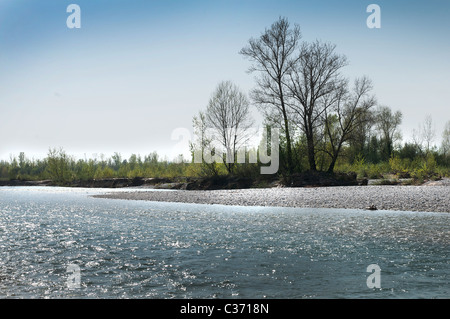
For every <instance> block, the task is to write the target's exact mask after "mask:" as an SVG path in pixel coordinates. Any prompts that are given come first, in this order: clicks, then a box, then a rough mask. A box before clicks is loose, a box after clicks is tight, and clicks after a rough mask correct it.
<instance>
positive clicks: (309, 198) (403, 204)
mask: <svg viewBox="0 0 450 319" xmlns="http://www.w3.org/2000/svg"><path fill="white" fill-rule="evenodd" d="M95 197H98V198H110V199H126V200H145V201H157V202H161V201H162V202H182V203H196V204H219V205H235V206H274V207H314V208H344V209H367V208H368V207H370V206H371V205H374V206H375V207H376V208H377V209H378V210H395V211H416V212H445V213H450V179H445V180H442V181H439V182H432V183H429V184H425V185H422V186H386V185H384V186H342V187H317V188H254V189H239V190H210V191H204V190H202V191H198V190H189V191H186V190H177V191H145V192H139V191H138V190H136V191H133V192H116V193H109V194H103V195H96V196H95Z"/></svg>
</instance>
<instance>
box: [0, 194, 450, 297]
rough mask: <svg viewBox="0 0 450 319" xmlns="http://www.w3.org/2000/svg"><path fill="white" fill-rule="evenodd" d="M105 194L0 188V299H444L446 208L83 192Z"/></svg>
mask: <svg viewBox="0 0 450 319" xmlns="http://www.w3.org/2000/svg"><path fill="white" fill-rule="evenodd" d="M110 191H123V190H110V189H108V190H107V189H77V188H59V187H0V298H50V299H52V298H158V299H159V298H161V299H166V298H208V299H209V298H237V299H239V298H252V299H255V298H256V299H259V298H261V299H263V298H274V299H277V298H285V299H300V298H448V297H449V296H450V285H449V282H450V281H449V279H450V267H449V266H450V265H449V258H448V257H449V247H450V245H449V244H450V215H449V214H447V213H418V212H393V211H358V210H343V209H311V208H270V207H238V206H220V205H197V204H180V203H158V202H144V201H125V200H110V199H99V198H92V197H90V195H93V194H99V193H102V192H110ZM371 265H372V266H371ZM374 265H375V268H373V267H374ZM370 267H372V268H370ZM373 269H378V270H373ZM371 284H372V285H371ZM374 285H375V287H374Z"/></svg>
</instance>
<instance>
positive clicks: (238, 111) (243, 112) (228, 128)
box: [205, 81, 253, 173]
mask: <svg viewBox="0 0 450 319" xmlns="http://www.w3.org/2000/svg"><path fill="white" fill-rule="evenodd" d="M250 115H251V114H250V107H249V101H248V99H247V97H246V96H245V94H244V93H242V92H241V91H240V90H239V88H238V87H237V86H236V85H234V84H233V83H232V82H230V81H225V82H221V83H220V84H219V85H218V86H217V88H216V90H215V92H214V93H213V96H212V97H211V99H210V101H209V103H208V107H207V109H206V112H205V120H206V125H207V126H208V128H211V129H213V135H214V138H215V139H216V140H217V141H218V142H219V143H220V144H221V145H222V147H223V148H224V150H225V152H226V160H225V165H226V168H227V171H228V173H232V171H233V168H234V166H235V156H236V153H237V151H238V149H239V148H240V147H243V146H244V145H245V143H246V142H247V141H248V139H249V130H250V128H251V127H252V125H253V120H252V118H251V116H250Z"/></svg>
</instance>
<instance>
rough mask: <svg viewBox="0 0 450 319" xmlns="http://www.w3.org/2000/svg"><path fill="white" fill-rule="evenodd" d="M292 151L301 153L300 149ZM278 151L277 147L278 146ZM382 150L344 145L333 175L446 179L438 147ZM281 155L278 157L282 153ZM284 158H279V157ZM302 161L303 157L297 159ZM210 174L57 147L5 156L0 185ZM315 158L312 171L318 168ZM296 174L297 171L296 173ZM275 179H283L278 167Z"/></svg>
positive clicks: (219, 171)
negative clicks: (34, 155) (39, 154)
mask: <svg viewBox="0 0 450 319" xmlns="http://www.w3.org/2000/svg"><path fill="white" fill-rule="evenodd" d="M297 147H300V148H301V144H299V145H298V146H297ZM280 148H281V146H280ZM384 152H385V146H384V145H383V143H382V141H380V140H379V139H378V138H377V137H375V136H374V137H372V138H371V139H370V142H369V143H368V144H366V145H365V147H364V148H363V150H362V151H359V152H356V151H355V149H354V148H353V147H352V146H351V145H349V146H346V147H345V148H344V150H343V151H342V156H341V157H339V159H338V161H337V163H336V168H335V171H337V172H343V173H348V172H356V173H357V175H358V178H360V179H362V178H367V179H383V178H386V176H387V175H389V176H391V177H392V176H394V177H395V178H412V179H413V180H415V181H417V182H422V181H424V180H428V179H436V178H439V177H444V176H450V153H449V152H444V151H443V149H442V148H440V149H438V148H432V149H430V150H424V149H423V148H421V147H420V146H418V145H415V144H413V143H405V144H403V146H401V147H397V148H394V150H393V151H392V154H391V155H390V156H389V157H387V156H386V155H385V154H384ZM282 154H283V153H282ZM281 156H285V155H281ZM300 160H302V161H305V162H306V161H307V158H306V156H304V158H300ZM207 165H209V166H211V165H214V169H213V170H205V167H204V166H205V164H204V163H202V164H197V163H193V161H192V162H188V163H187V162H183V161H169V160H166V159H164V160H163V159H160V158H159V156H158V154H157V153H156V152H153V153H151V154H149V155H146V156H144V157H141V156H140V155H135V154H133V155H131V156H130V157H129V158H123V157H122V156H121V154H120V153H115V154H114V155H113V156H111V157H109V158H106V157H104V156H100V158H90V159H78V160H77V159H75V157H74V156H71V155H69V154H67V153H66V151H65V150H64V149H62V148H60V149H50V150H49V152H48V155H47V157H46V158H44V159H34V160H32V159H29V158H28V157H27V156H26V155H25V153H23V152H22V153H20V154H19V155H18V156H11V158H10V160H9V161H4V160H2V161H0V180H4V181H6V180H52V181H53V182H54V183H56V184H60V185H65V184H69V183H70V182H73V181H76V180H79V181H89V180H93V179H105V178H135V177H143V178H177V177H208V176H212V175H230V173H229V172H228V170H227V167H226V165H225V164H222V163H213V164H207ZM261 165H262V164H260V163H256V164H250V163H246V164H237V163H236V164H235V169H234V172H233V174H232V175H236V176H241V177H249V178H255V179H257V178H259V177H260V166H261ZM323 165H324V164H322V163H321V158H320V157H319V160H318V167H319V168H321V167H322V166H323ZM299 172H300V170H299ZM278 176H279V177H283V171H282V169H281V168H280V171H279V173H278Z"/></svg>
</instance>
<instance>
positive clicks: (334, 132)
mask: <svg viewBox="0 0 450 319" xmlns="http://www.w3.org/2000/svg"><path fill="white" fill-rule="evenodd" d="M371 90H372V82H371V81H370V80H369V79H368V78H366V77H363V78H360V79H356V80H355V84H354V88H353V90H352V91H351V92H348V91H347V89H346V88H345V87H341V88H340V89H339V90H338V91H336V93H335V94H334V96H332V97H325V99H331V100H332V101H331V102H328V103H327V102H325V103H324V104H326V105H327V104H330V105H331V107H330V108H325V110H324V122H325V132H326V135H327V137H328V141H329V144H330V149H329V150H326V152H327V153H328V154H329V155H330V157H331V163H330V165H329V167H328V172H329V173H332V172H333V170H334V166H335V165H336V161H337V159H338V156H339V154H340V152H341V149H342V146H343V145H344V143H345V142H347V141H348V140H349V139H350V138H351V137H352V134H353V133H354V132H355V131H356V130H358V129H359V128H361V127H363V126H364V125H365V124H366V123H367V121H368V120H369V119H370V116H368V113H369V111H370V109H371V108H372V107H373V106H374V105H375V103H376V101H375V97H374V96H370V95H369V93H370V91H371ZM333 100H334V101H333ZM329 111H331V112H329ZM330 120H331V121H330Z"/></svg>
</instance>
